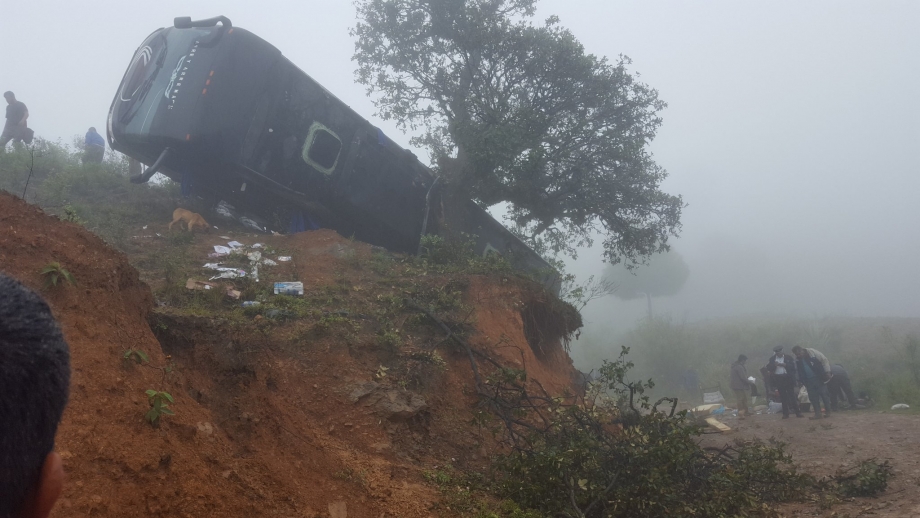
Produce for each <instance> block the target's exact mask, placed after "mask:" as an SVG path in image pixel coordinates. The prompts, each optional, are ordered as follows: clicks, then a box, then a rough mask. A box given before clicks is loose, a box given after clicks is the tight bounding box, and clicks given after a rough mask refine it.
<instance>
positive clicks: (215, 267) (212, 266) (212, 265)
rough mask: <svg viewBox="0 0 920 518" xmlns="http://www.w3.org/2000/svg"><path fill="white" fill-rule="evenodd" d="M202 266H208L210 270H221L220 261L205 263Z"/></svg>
mask: <svg viewBox="0 0 920 518" xmlns="http://www.w3.org/2000/svg"><path fill="white" fill-rule="evenodd" d="M202 268H207V269H208V270H220V263H205V264H204V266H202Z"/></svg>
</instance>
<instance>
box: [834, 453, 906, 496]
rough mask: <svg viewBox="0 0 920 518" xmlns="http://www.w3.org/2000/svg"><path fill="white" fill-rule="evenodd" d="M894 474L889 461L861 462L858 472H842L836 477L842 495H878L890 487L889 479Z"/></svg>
mask: <svg viewBox="0 0 920 518" xmlns="http://www.w3.org/2000/svg"><path fill="white" fill-rule="evenodd" d="M893 474H894V472H893V470H892V468H891V465H890V464H888V461H887V460H886V461H884V462H882V463H878V462H875V461H866V462H863V463H861V464H860V465H859V466H858V467H857V468H856V472H855V473H852V472H846V471H845V472H841V473H838V474H837V475H836V476H835V477H834V481H835V482H836V483H837V487H838V490H839V492H840V494H841V495H843V496H848V497H854V496H878V495H879V494H880V493H882V492H883V491H885V489H887V488H888V479H890V478H891V476H892V475H893Z"/></svg>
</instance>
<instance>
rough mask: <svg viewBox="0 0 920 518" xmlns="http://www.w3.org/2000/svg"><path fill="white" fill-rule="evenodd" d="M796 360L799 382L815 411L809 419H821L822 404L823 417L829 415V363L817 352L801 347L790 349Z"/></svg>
mask: <svg viewBox="0 0 920 518" xmlns="http://www.w3.org/2000/svg"><path fill="white" fill-rule="evenodd" d="M792 354H794V355H795V358H796V368H797V370H798V372H799V380H800V381H801V382H802V384H803V385H805V390H806V391H808V401H809V402H811V406H812V407H813V408H814V409H815V416H814V417H812V418H811V419H821V404H822V403H823V404H824V412H825V415H824V417H830V415H831V401H830V396H829V394H828V392H827V382H828V381H830V379H831V376H832V374H831V368H830V362H829V361H827V357H826V356H824V355H823V354H821V353H820V352H819V351H817V350H815V349H811V348H807V349H806V348H805V347H802V346H799V345H797V346H795V347H793V348H792Z"/></svg>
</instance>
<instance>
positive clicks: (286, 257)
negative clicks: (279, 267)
mask: <svg viewBox="0 0 920 518" xmlns="http://www.w3.org/2000/svg"><path fill="white" fill-rule="evenodd" d="M278 260H279V261H281V262H282V263H286V262H288V261H290V260H291V256H289V255H282V256H281V257H279V258H278Z"/></svg>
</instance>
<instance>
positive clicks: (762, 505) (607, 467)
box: [486, 348, 887, 518]
mask: <svg viewBox="0 0 920 518" xmlns="http://www.w3.org/2000/svg"><path fill="white" fill-rule="evenodd" d="M628 352H629V350H628V349H627V348H623V350H622V351H621V354H620V356H619V358H618V359H617V360H615V361H613V362H605V364H604V366H603V367H602V368H601V369H600V380H599V381H598V382H597V383H595V384H593V385H592V388H591V389H590V390H589V394H588V395H587V397H586V398H585V400H584V401H583V402H576V403H565V402H564V401H563V400H560V399H551V398H546V397H538V396H533V395H530V394H528V393H527V391H526V389H524V388H523V387H524V385H523V383H522V382H523V379H524V378H523V376H520V375H518V376H514V375H513V373H510V372H509V374H508V375H506V376H498V377H492V378H490V379H489V380H488V381H487V382H486V385H487V386H488V387H490V391H488V392H487V393H488V394H491V397H489V398H487V400H489V401H491V408H493V409H494V411H495V412H496V413H497V414H498V416H499V419H498V420H497V422H498V423H504V426H503V427H502V428H501V429H500V430H501V433H502V434H503V437H504V438H505V439H506V440H507V441H508V442H509V444H510V445H511V450H510V452H509V453H507V454H505V455H502V456H500V457H499V458H498V459H497V461H496V462H495V463H494V465H493V477H494V481H495V489H496V490H497V493H498V496H500V497H503V498H507V499H509V500H512V501H514V502H516V503H517V504H518V505H519V506H520V508H522V509H528V510H533V511H537V512H539V513H541V515H543V516H579V517H585V518H610V517H621V516H622V517H665V516H675V517H677V516H680V517H683V516H761V515H772V514H775V513H774V512H773V511H772V510H771V508H770V504H773V503H778V502H786V501H792V500H797V499H802V498H804V497H805V496H808V495H820V494H826V493H827V492H828V491H830V488H829V486H826V485H822V484H821V483H819V482H818V481H817V480H816V479H815V478H814V477H812V476H810V475H807V474H804V473H800V472H798V471H797V469H796V467H795V466H794V465H793V463H792V459H791V458H790V456H789V455H787V454H786V453H785V450H784V447H783V445H782V444H781V443H775V442H773V443H762V442H746V443H737V444H735V445H734V446H733V447H729V448H725V449H722V450H708V449H704V448H702V447H700V445H699V434H700V433H701V429H700V428H699V427H698V426H697V424H696V423H695V422H694V420H693V419H692V418H691V416H690V415H688V414H685V413H676V414H675V413H674V410H673V407H671V408H670V410H665V411H659V410H658V408H657V407H658V403H656V404H651V403H650V400H649V398H648V395H647V393H646V390H647V389H649V388H651V386H652V385H651V382H650V381H646V382H641V381H640V382H634V381H628V380H627V373H628V371H629V370H630V369H631V368H632V367H633V365H632V363H631V362H629V361H627V360H626V355H627V353H628ZM535 401H536V402H540V403H542V405H541V406H537V405H534V402H535ZM659 403H663V401H659ZM670 403H672V404H675V405H676V400H673V401H670ZM538 414H539V415H538ZM860 474H862V478H859V477H857V479H856V481H855V482H853V484H855V487H858V488H860V490H864V491H865V492H866V493H864V494H868V492H870V491H871V492H874V493H873V494H877V493H878V492H879V491H881V490H883V489H884V487H885V486H886V485H887V477H886V476H885V470H884V468H872V467H867V468H865V470H864V471H860ZM841 487H844V486H841ZM847 487H849V486H847ZM844 493H845V494H853V490H851V489H847V490H845V491H844Z"/></svg>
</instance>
